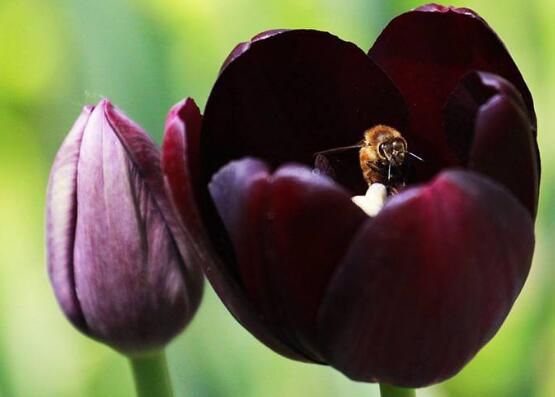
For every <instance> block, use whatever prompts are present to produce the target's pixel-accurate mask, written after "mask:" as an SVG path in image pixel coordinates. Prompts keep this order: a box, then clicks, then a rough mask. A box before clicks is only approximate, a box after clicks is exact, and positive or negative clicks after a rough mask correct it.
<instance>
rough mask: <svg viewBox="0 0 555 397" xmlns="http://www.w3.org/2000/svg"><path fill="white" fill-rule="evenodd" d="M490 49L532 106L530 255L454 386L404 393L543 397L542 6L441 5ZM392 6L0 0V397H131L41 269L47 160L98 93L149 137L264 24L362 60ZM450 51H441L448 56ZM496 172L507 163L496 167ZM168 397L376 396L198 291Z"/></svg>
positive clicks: (552, 45)
mask: <svg viewBox="0 0 555 397" xmlns="http://www.w3.org/2000/svg"><path fill="white" fill-rule="evenodd" d="M454 3H455V5H460V6H463V5H464V6H468V7H471V8H473V9H475V10H476V11H478V12H479V13H480V14H481V15H482V16H483V17H485V18H486V20H487V21H488V22H489V23H490V24H491V25H492V26H493V28H494V29H495V30H496V31H497V32H498V33H499V34H500V36H501V37H502V39H503V40H504V41H505V43H506V45H507V46H508V48H509V50H510V52H511V53H512V55H513V56H514V58H515V60H516V63H517V64H518V65H519V66H520V68H521V71H522V72H523V75H524V77H525V79H526V81H527V82H528V84H529V86H530V88H531V90H532V93H533V95H534V98H535V102H536V110H537V113H538V117H539V141H540V147H541V151H542V157H543V175H542V176H543V178H542V188H541V205H540V213H539V216H538V223H537V250H536V255H535V260H534V265H533V268H532V273H531V275H530V278H529V280H528V282H527V284H526V286H525V288H524V291H523V293H522V295H521V296H520V298H519V299H518V301H517V303H516V305H515V307H514V309H513V311H512V313H511V315H510V316H509V318H508V320H507V322H506V323H505V325H504V326H503V327H502V329H501V331H500V332H499V333H498V335H497V336H496V337H495V338H494V340H493V341H492V342H491V343H490V344H489V345H487V346H486V347H485V348H484V349H483V350H482V351H481V352H480V353H479V354H478V356H477V357H476V359H475V360H474V361H472V363H471V364H470V365H468V366H467V367H466V368H465V369H464V370H463V371H462V372H461V373H460V374H459V375H457V376H456V377H454V378H453V379H452V380H450V381H448V382H445V383H444V384H441V385H438V386H434V387H431V388H427V389H425V390H422V391H420V392H419V396H421V397H425V396H429V397H430V396H434V397H442V396H444V397H447V396H449V397H458V396H465V397H466V396H472V397H474V396H479V397H481V396H485V397H496V396H499V397H501V396H502V397H513V396H514V397H549V396H555V305H554V303H555V286H554V285H553V281H554V280H555V273H554V272H555V266H554V265H555V250H554V249H553V246H554V244H555V235H554V234H555V223H554V221H555V209H554V208H555V207H554V201H555V196H554V193H555V158H554V157H553V156H552V155H551V153H555V135H554V134H553V130H554V127H555V112H554V111H553V109H555V107H554V105H555V23H553V21H554V20H555V2H553V0H504V1H503V2H498V1H491V0H467V1H464V2H463V1H456V2H454ZM418 5H419V2H416V1H401V0H398V1H395V0H382V1H380V0H350V1H347V0H265V1H259V0H234V1H232V0H95V1H86V0H0V396H1V397H50V396H52V397H54V396H55V397H65V396H71V397H75V396H82V397H120V396H122V397H127V396H128V397H131V396H133V395H134V389H133V383H132V379H131V375H130V373H129V368H128V363H127V361H126V360H125V359H124V358H123V357H122V356H120V355H118V354H116V353H115V352H114V351H112V350H110V349H109V348H107V347H104V346H103V345H100V344H98V343H95V342H93V341H91V340H89V339H87V338H85V337H84V336H82V335H81V334H79V333H78V332H77V331H75V330H74V329H73V328H72V327H71V326H70V325H69V323H68V322H67V321H66V320H65V319H64V317H63V316H62V314H61V312H60V310H59V309H58V307H57V305H56V303H55V300H54V297H53V294H52V292H51V290H50V285H49V283H48V280H47V276H46V270H45V259H44V257H45V253H44V227H43V223H44V216H43V213H44V196H45V188H46V182H47V176H48V171H49V168H50V164H51V162H52V159H53V157H54V154H55V152H56V149H57V147H58V145H59V144H60V142H61V141H62V139H63V137H64V135H65V134H66V132H67V131H68V129H69V127H70V126H71V124H72V122H73V121H74V119H75V118H76V117H77V115H78V114H79V112H80V109H81V107H82V106H83V105H84V104H86V103H91V102H92V103H94V102H97V101H98V100H99V99H100V98H101V97H103V96H108V97H110V98H111V99H112V100H113V101H114V103H116V104H117V105H118V106H119V107H121V108H122V109H124V110H125V111H126V113H127V114H128V115H129V116H131V117H132V118H133V119H134V120H136V121H137V122H139V123H140V124H141V125H143V126H144V127H145V128H146V129H147V131H149V132H150V133H151V134H152V135H153V136H154V137H155V139H156V140H157V141H158V142H160V138H161V133H162V125H163V120H164V118H165V114H166V111H167V109H168V108H169V107H170V106H171V105H172V104H174V103H175V102H177V101H178V100H180V99H181V98H183V97H185V96H193V97H194V98H196V100H197V101H198V102H199V104H200V106H201V108H202V107H203V106H204V103H205V101H206V98H207V95H208V93H209V90H210V87H211V84H212V82H213V81H214V79H215V77H216V74H217V71H218V69H219V66H220V64H221V62H222V60H223V59H224V58H225V57H226V55H227V54H228V52H229V51H230V50H231V49H232V48H233V46H234V45H235V44H236V43H237V42H239V41H243V40H246V39H248V38H250V37H251V36H253V35H254V34H256V33H258V32H260V31H263V30H267V29H271V28H283V27H287V28H301V27H304V28H316V29H321V30H327V31H330V32H333V33H335V34H337V35H338V36H340V37H342V38H343V39H346V40H349V41H353V42H355V43H356V44H358V45H359V46H360V47H362V48H363V49H368V48H369V47H370V46H371V44H372V43H373V41H374V39H375V38H376V36H377V35H378V33H379V32H380V31H381V29H382V28H383V27H384V26H385V25H386V23H387V21H389V20H390V19H391V18H392V17H393V16H395V15H397V14H398V13H400V12H403V11H406V10H408V9H411V8H413V7H415V6H418ZM454 50H455V51H456V49H454ZM506 161H511V159H506ZM168 356H169V361H170V370H171V373H172V376H173V379H174V383H175V388H176V392H177V393H176V394H177V396H195V397H211V396H214V397H216V396H218V397H225V396H233V397H238V396H241V397H249V396H257V397H259V396H264V397H274V396H275V397H278V396H280V397H281V396H287V397H289V396H291V397H294V396H307V395H315V396H319V397H327V396H330V397H331V396H334V397H336V396H377V395H378V389H377V387H376V386H375V385H369V384H360V383H354V382H351V381H349V380H348V379H346V378H345V377H343V376H342V375H341V374H339V373H337V372H335V371H333V370H332V369H330V368H326V367H321V366H316V365H307V364H299V363H296V362H292V361H288V360H286V359H284V358H282V357H280V356H278V355H276V354H274V353H273V352H271V351H270V350H268V349H267V348H266V347H264V346H263V345H261V344H260V343H259V342H258V341H256V340H255V339H254V338H253V337H252V336H250V334H248V333H247V332H246V331H245V330H243V329H242V328H241V327H240V326H239V325H238V324H237V323H236V322H235V321H234V320H233V319H232V317H231V316H230V314H229V313H228V312H227V311H226V310H225V308H224V307H223V305H222V304H221V303H220V302H219V301H218V299H217V298H216V297H215V295H214V293H213V291H212V290H211V289H210V288H207V291H206V293H205V300H204V302H203V304H202V306H201V309H200V311H199V313H198V315H197V317H196V318H195V320H194V321H193V323H192V325H191V326H190V327H189V329H188V330H187V331H186V332H185V333H184V334H182V335H181V336H180V337H179V338H177V339H176V340H175V341H174V342H173V343H172V344H171V345H170V347H169V349H168Z"/></svg>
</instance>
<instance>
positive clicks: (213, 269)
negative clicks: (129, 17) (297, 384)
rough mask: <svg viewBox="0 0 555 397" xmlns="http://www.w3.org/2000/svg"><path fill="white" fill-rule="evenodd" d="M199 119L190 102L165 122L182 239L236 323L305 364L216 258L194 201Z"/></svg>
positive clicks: (165, 161)
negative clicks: (266, 321) (267, 322)
mask: <svg viewBox="0 0 555 397" xmlns="http://www.w3.org/2000/svg"><path fill="white" fill-rule="evenodd" d="M201 123H202V116H201V114H200V111H199V110H198V107H196V105H195V104H194V101H192V100H191V99H188V100H185V101H183V102H180V103H179V104H177V105H176V106H175V107H174V108H173V109H172V111H171V112H170V114H169V115H168V119H167V122H166V129H165V134H164V143H163V146H162V165H163V169H164V174H165V178H166V189H167V192H168V196H169V197H170V198H171V200H172V202H173V205H174V207H175V208H176V212H177V213H179V214H180V215H181V220H182V222H183V225H184V230H185V233H184V234H183V238H184V241H185V243H184V244H185V245H186V246H187V247H188V248H189V251H190V255H192V256H193V257H194V258H196V259H194V260H196V261H197V262H199V263H201V264H202V265H203V266H204V271H205V274H206V275H207V277H208V278H209V280H210V282H211V283H212V285H213V287H214V289H215V290H216V292H217V293H218V295H219V296H220V298H221V299H222V301H223V302H225V303H226V305H227V307H228V308H229V310H230V311H231V313H232V314H233V315H234V316H235V317H236V318H237V320H238V321H239V322H240V323H241V324H243V325H244V326H245V327H247V328H248V329H249V331H250V332H252V333H253V335H255V336H256V337H257V338H259V339H260V340H262V341H264V343H265V344H266V345H268V346H269V347H271V348H272V349H274V350H275V351H278V352H279V353H280V354H283V355H285V356H287V357H291V358H295V359H301V360H307V358H306V357H304V356H303V355H302V354H301V353H299V352H298V351H297V350H296V349H295V348H293V347H291V346H289V345H287V343H286V342H283V341H282V340H280V338H279V337H278V336H277V335H276V334H275V332H274V331H273V330H271V329H269V328H268V327H267V324H265V323H264V321H262V319H261V318H260V317H259V315H258V312H257V310H256V309H255V308H254V307H253V305H252V304H251V303H250V302H249V300H248V299H247V297H246V294H245V291H244V289H243V287H242V286H241V285H240V284H239V282H238V281H237V280H236V279H235V274H233V271H232V269H230V268H229V267H228V266H226V265H225V264H224V263H222V259H221V258H220V257H219V256H218V255H216V254H215V252H214V248H213V246H212V243H211V241H209V239H208V238H207V236H206V231H205V229H204V226H203V225H202V222H201V221H200V215H199V213H198V208H197V204H196V201H195V197H194V196H195V194H196V192H195V189H194V187H195V186H194V185H195V184H194V182H193V181H194V180H195V175H196V173H198V171H199V168H198V164H199V158H198V154H199V153H198V152H199V148H198V141H199V138H200V125H201Z"/></svg>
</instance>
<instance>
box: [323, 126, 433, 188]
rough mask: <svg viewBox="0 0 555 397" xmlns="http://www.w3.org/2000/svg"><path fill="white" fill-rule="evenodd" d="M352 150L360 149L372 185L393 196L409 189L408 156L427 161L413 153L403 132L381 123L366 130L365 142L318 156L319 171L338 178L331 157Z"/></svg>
mask: <svg viewBox="0 0 555 397" xmlns="http://www.w3.org/2000/svg"><path fill="white" fill-rule="evenodd" d="M350 149H359V152H358V153H359V162H360V169H361V170H362V176H363V177H364V180H365V181H366V183H367V184H368V186H370V185H372V184H374V183H381V184H383V185H385V186H387V188H388V190H389V191H390V193H392V194H395V193H397V192H398V190H399V189H401V188H403V187H404V186H405V183H406V174H407V172H406V159H407V156H411V157H413V158H415V159H417V160H419V161H424V160H423V159H422V158H420V157H419V156H417V155H416V154H414V153H412V152H409V150H408V144H407V141H406V140H405V138H403V136H402V135H401V133H400V132H399V131H397V130H396V129H395V128H392V127H389V126H387V125H381V124H380V125H376V126H374V127H372V128H369V129H367V130H366V131H364V136H363V139H362V140H361V141H360V142H359V143H357V144H356V145H352V146H344V147H339V148H333V149H328V150H323V151H321V152H317V153H315V154H314V155H315V156H316V157H315V171H316V172H318V173H323V174H326V175H329V176H331V177H334V171H333V169H332V167H331V165H330V163H329V161H328V159H327V156H328V155H332V154H334V153H339V152H343V151H345V150H350Z"/></svg>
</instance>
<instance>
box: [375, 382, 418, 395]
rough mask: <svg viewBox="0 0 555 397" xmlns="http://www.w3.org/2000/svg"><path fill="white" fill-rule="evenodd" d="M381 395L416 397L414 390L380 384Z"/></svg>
mask: <svg viewBox="0 0 555 397" xmlns="http://www.w3.org/2000/svg"><path fill="white" fill-rule="evenodd" d="M380 394H381V396H382V397H416V392H415V391H414V389H405V388H404V387H397V386H390V385H386V384H383V383H380Z"/></svg>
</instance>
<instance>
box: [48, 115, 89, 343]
mask: <svg viewBox="0 0 555 397" xmlns="http://www.w3.org/2000/svg"><path fill="white" fill-rule="evenodd" d="M92 111H93V107H92V106H85V108H84V109H83V111H82V113H81V115H80V116H79V118H78V119H77V121H76V122H75V124H74V125H73V127H72V128H71V131H70V132H69V134H68V136H67V137H66V139H65V140H64V143H63V144H62V146H61V147H60V150H59V151H58V154H57V155H56V159H55V160H54V164H53V165H52V170H51V171H50V179H49V181H48V192H47V196H46V238H47V242H46V249H47V260H48V274H49V276H50V281H51V283H52V286H53V288H54V293H55V294H56V298H57V299H58V303H59V304H60V306H61V308H62V310H63V312H64V313H65V315H66V316H67V318H68V319H69V320H70V321H71V322H72V323H73V324H74V325H75V326H76V327H77V328H78V329H79V330H81V331H82V332H85V333H88V329H87V324H86V322H85V318H84V316H83V312H82V310H81V307H80V304H79V300H78V299H77V295H76V292H75V281H74V274H73V266H74V263H73V247H74V243H75V223H76V218H77V190H76V186H77V163H78V161H79V151H80V149H81V142H82V139H83V132H84V131H85V126H86V125H87V122H88V120H89V117H90V115H91V113H92Z"/></svg>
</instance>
